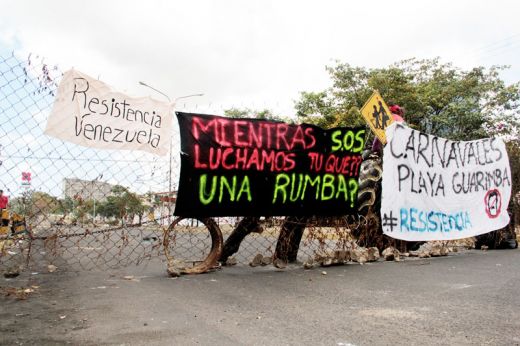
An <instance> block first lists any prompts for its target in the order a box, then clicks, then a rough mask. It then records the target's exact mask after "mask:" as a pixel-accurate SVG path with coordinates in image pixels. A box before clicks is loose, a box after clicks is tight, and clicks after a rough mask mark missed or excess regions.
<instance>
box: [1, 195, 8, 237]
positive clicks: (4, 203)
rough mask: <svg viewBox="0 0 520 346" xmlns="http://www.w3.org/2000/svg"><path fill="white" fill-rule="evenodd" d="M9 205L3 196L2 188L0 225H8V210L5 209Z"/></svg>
mask: <svg viewBox="0 0 520 346" xmlns="http://www.w3.org/2000/svg"><path fill="white" fill-rule="evenodd" d="M8 205H9V199H8V198H7V196H4V190H0V217H1V221H0V226H1V227H7V226H8V225H9V212H8V211H7V210H6V209H7V206H8ZM0 233H2V232H0Z"/></svg>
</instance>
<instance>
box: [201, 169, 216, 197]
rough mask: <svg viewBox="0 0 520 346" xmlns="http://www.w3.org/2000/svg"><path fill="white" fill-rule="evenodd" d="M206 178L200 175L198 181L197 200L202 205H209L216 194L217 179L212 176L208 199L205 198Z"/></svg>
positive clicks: (206, 176)
mask: <svg viewBox="0 0 520 346" xmlns="http://www.w3.org/2000/svg"><path fill="white" fill-rule="evenodd" d="M207 178H208V175H207V174H202V175H201V176H200V179H199V200H200V202H201V203H202V204H204V205H207V204H210V203H211V201H212V200H213V198H214V197H215V193H216V192H217V177H216V176H213V178H212V179H211V192H210V193H209V195H208V197H206V182H207Z"/></svg>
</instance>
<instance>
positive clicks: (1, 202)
mask: <svg viewBox="0 0 520 346" xmlns="http://www.w3.org/2000/svg"><path fill="white" fill-rule="evenodd" d="M8 203H9V199H8V198H7V196H0V209H6V208H7V204H8Z"/></svg>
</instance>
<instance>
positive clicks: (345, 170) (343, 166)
mask: <svg viewBox="0 0 520 346" xmlns="http://www.w3.org/2000/svg"><path fill="white" fill-rule="evenodd" d="M350 159H351V157H350V156H345V157H344V158H343V160H342V162H341V174H348V175H350V171H351V169H350V167H349V162H350Z"/></svg>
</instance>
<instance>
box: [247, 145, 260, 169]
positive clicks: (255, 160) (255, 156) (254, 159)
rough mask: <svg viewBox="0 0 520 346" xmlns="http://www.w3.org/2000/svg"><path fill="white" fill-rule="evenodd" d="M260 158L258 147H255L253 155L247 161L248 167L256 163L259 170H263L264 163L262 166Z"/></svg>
mask: <svg viewBox="0 0 520 346" xmlns="http://www.w3.org/2000/svg"><path fill="white" fill-rule="evenodd" d="M258 159H259V157H258V149H253V151H252V154H251V157H250V158H249V161H248V162H247V166H246V169H251V166H252V165H255V166H256V169H257V170H259V171H261V170H263V169H264V165H263V163H262V167H260V162H259V160H258Z"/></svg>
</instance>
